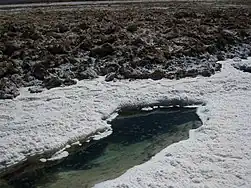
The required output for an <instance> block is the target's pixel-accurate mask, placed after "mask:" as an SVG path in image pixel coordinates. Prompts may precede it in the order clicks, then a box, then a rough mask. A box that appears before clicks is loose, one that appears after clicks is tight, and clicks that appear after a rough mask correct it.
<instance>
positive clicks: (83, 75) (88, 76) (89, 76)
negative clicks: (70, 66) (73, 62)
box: [77, 68, 98, 80]
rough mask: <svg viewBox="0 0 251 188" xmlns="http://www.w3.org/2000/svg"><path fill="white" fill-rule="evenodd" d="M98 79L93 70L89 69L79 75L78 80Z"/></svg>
mask: <svg viewBox="0 0 251 188" xmlns="http://www.w3.org/2000/svg"><path fill="white" fill-rule="evenodd" d="M97 77H98V75H97V73H96V72H95V71H94V70H93V69H91V68H87V69H86V70H85V71H82V72H79V73H78V74H77V78H78V79H79V80H83V79H93V78H97Z"/></svg>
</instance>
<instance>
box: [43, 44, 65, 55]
mask: <svg viewBox="0 0 251 188" xmlns="http://www.w3.org/2000/svg"><path fill="white" fill-rule="evenodd" d="M47 49H48V51H49V52H51V53H52V54H65V53H67V52H66V49H65V47H64V46H63V45H60V44H54V45H49V46H48V48H47Z"/></svg>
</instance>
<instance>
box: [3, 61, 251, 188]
mask: <svg viewBox="0 0 251 188" xmlns="http://www.w3.org/2000/svg"><path fill="white" fill-rule="evenodd" d="M246 61H248V62H251V59H248V60H246ZM220 63H222V64H223V68H222V71H221V72H219V73H216V74H215V75H213V76H211V77H209V78H206V77H196V78H185V79H181V80H167V79H162V80H158V81H153V80H136V81H128V80H122V81H117V82H105V81H104V78H103V77H100V78H98V79H95V80H90V81H86V80H85V81H80V82H78V84H77V85H75V86H71V87H65V88H55V89H51V90H48V91H44V92H43V93H41V94H30V93H28V92H27V88H24V89H23V90H22V92H21V95H20V96H19V97H17V98H16V99H14V100H1V101H0V171H4V169H5V168H6V167H9V166H12V165H15V164H17V163H19V162H21V161H25V160H26V159H27V157H29V156H33V155H36V154H42V153H44V152H48V151H54V152H56V151H59V150H60V149H62V148H64V147H65V146H66V145H67V144H69V145H71V144H73V143H76V142H77V141H78V140H81V139H82V138H85V137H86V136H87V135H90V134H91V133H94V132H96V131H97V130H102V129H104V128H106V127H109V125H108V124H107V121H106V118H109V117H110V115H112V114H114V113H116V112H117V110H118V109H121V108H124V107H129V106H140V107H141V108H144V107H149V106H158V105H163V106H170V105H177V104H178V105H193V104H194V105H198V104H199V103H204V104H205V105H201V106H200V107H198V110H197V114H198V115H199V116H200V118H201V120H202V122H203V125H202V126H201V127H200V128H198V129H196V130H191V131H190V138H189V139H188V140H184V141H181V142H179V143H175V144H172V145H170V146H168V147H167V148H165V149H164V150H162V151H161V152H160V153H158V154H157V155H156V156H154V157H153V158H152V159H151V160H149V161H148V162H146V163H144V164H142V165H139V166H135V167H133V168H131V169H129V170H128V171H127V172H126V173H125V174H123V175H122V176H120V177H118V178H116V179H114V180H110V181H106V182H103V183H100V184H97V185H96V186H95V187H96V188H108V187H109V188H112V187H116V188H141V187H150V188H157V187H158V188H168V187H169V188H171V187H203V188H206V187H247V188H249V187H251V125H250V124H251V74H250V73H245V72H242V71H239V70H237V69H235V68H234V67H233V66H232V65H231V64H232V63H233V61H232V60H227V61H224V62H220ZM38 160H39V159H38Z"/></svg>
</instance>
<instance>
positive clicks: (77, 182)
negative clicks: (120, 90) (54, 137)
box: [0, 108, 202, 188]
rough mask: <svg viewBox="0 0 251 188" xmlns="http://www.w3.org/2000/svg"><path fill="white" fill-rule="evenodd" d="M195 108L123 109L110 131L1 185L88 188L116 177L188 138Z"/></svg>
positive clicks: (197, 121) (195, 118)
mask: <svg viewBox="0 0 251 188" xmlns="http://www.w3.org/2000/svg"><path fill="white" fill-rule="evenodd" d="M195 112H196V109H195V108H167V109H158V110H154V111H151V112H141V111H133V112H132V111H130V112H123V114H120V115H119V116H118V117H117V118H116V119H114V120H113V121H112V122H111V125H112V128H113V133H112V134H111V135H110V136H108V137H107V138H104V139H102V140H100V141H95V142H94V141H93V142H92V143H93V144H92V145H91V146H89V147H88V148H87V149H84V150H79V151H78V152H76V153H75V154H73V155H71V156H69V157H68V158H67V159H66V160H64V161H63V162H61V163H60V164H57V165H55V166H53V167H50V168H44V169H42V170H35V171H33V172H32V173H30V174H26V175H25V176H22V177H19V178H17V179H15V178H13V177H12V179H6V182H8V186H7V185H6V186H5V187H12V188H35V187H39V188H82V187H83V188H89V187H92V186H93V185H94V184H96V183H99V182H102V181H105V180H108V179H113V178H116V177H118V176H120V175H122V174H123V173H124V172H125V171H126V170H128V169H129V168H131V167H133V166H135V165H139V164H142V163H144V162H145V161H147V160H149V159H150V158H151V157H152V156H154V155H155V154H156V153H158V152H160V151H161V150H162V149H164V148H166V147H167V146H168V145H170V144H172V143H175V142H178V141H180V140H184V139H188V137H189V130H190V129H194V128H198V127H199V126H201V124H202V123H201V121H200V119H199V117H198V116H197V115H196V113H195ZM0 185H1V183H0ZM2 187H3V186H1V188H2Z"/></svg>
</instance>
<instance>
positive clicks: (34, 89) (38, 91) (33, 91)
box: [28, 87, 43, 93]
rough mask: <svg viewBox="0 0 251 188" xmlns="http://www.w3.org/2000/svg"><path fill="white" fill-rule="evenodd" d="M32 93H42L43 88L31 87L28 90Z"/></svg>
mask: <svg viewBox="0 0 251 188" xmlns="http://www.w3.org/2000/svg"><path fill="white" fill-rule="evenodd" d="M28 91H29V92H30V93H41V92H42V91H43V88H41V87H30V88H29V89H28Z"/></svg>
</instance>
